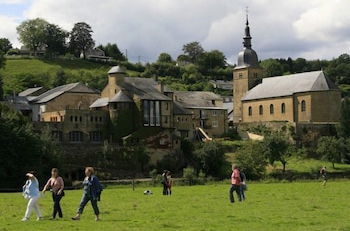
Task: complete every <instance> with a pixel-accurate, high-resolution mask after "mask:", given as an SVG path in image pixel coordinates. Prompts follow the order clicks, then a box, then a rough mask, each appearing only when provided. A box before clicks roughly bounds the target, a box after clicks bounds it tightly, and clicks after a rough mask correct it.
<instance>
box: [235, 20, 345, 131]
mask: <svg viewBox="0 0 350 231" xmlns="http://www.w3.org/2000/svg"><path fill="white" fill-rule="evenodd" d="M243 40H244V41H243V47H244V49H243V50H242V51H241V52H240V53H239V54H238V61H237V66H236V67H235V68H234V71H233V104H234V105H233V108H234V111H233V122H234V123H235V124H237V125H238V124H243V123H268V122H289V123H293V124H294V125H295V126H297V125H299V124H314V125H315V124H336V123H337V122H338V121H339V115H340V104H341V92H340V90H339V89H338V88H337V87H336V86H335V84H334V83H333V82H332V81H331V80H330V79H329V78H327V76H326V75H325V73H324V72H323V71H312V72H304V73H298V74H291V75H284V76H275V77H268V78H263V69H262V68H261V66H260V65H259V61H258V56H257V53H256V52H255V51H254V50H253V49H252V43H251V40H252V37H251V36H250V28H249V22H248V17H247V20H246V27H245V33H244V37H243Z"/></svg>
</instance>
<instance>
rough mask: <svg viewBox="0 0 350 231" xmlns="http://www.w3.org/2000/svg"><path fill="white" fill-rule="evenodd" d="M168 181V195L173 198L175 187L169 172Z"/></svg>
mask: <svg viewBox="0 0 350 231" xmlns="http://www.w3.org/2000/svg"><path fill="white" fill-rule="evenodd" d="M167 181H168V195H170V196H171V187H172V186H173V180H172V179H171V172H170V171H168V172H167Z"/></svg>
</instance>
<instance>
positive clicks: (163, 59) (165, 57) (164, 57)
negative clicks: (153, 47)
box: [157, 53, 173, 63]
mask: <svg viewBox="0 0 350 231" xmlns="http://www.w3.org/2000/svg"><path fill="white" fill-rule="evenodd" d="M172 61H173V59H172V58H171V55H169V54H168V53H161V54H160V55H159V56H158V60H157V62H158V63H171V62H172Z"/></svg>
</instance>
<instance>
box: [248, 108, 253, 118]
mask: <svg viewBox="0 0 350 231" xmlns="http://www.w3.org/2000/svg"><path fill="white" fill-rule="evenodd" d="M248 115H249V116H251V115H253V109H252V107H251V106H249V108H248Z"/></svg>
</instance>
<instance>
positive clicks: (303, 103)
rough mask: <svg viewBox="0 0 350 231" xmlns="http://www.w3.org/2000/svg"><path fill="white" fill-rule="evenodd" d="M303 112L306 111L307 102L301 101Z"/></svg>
mask: <svg viewBox="0 0 350 231" xmlns="http://www.w3.org/2000/svg"><path fill="white" fill-rule="evenodd" d="M301 111H306V103H305V100H302V101H301Z"/></svg>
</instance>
